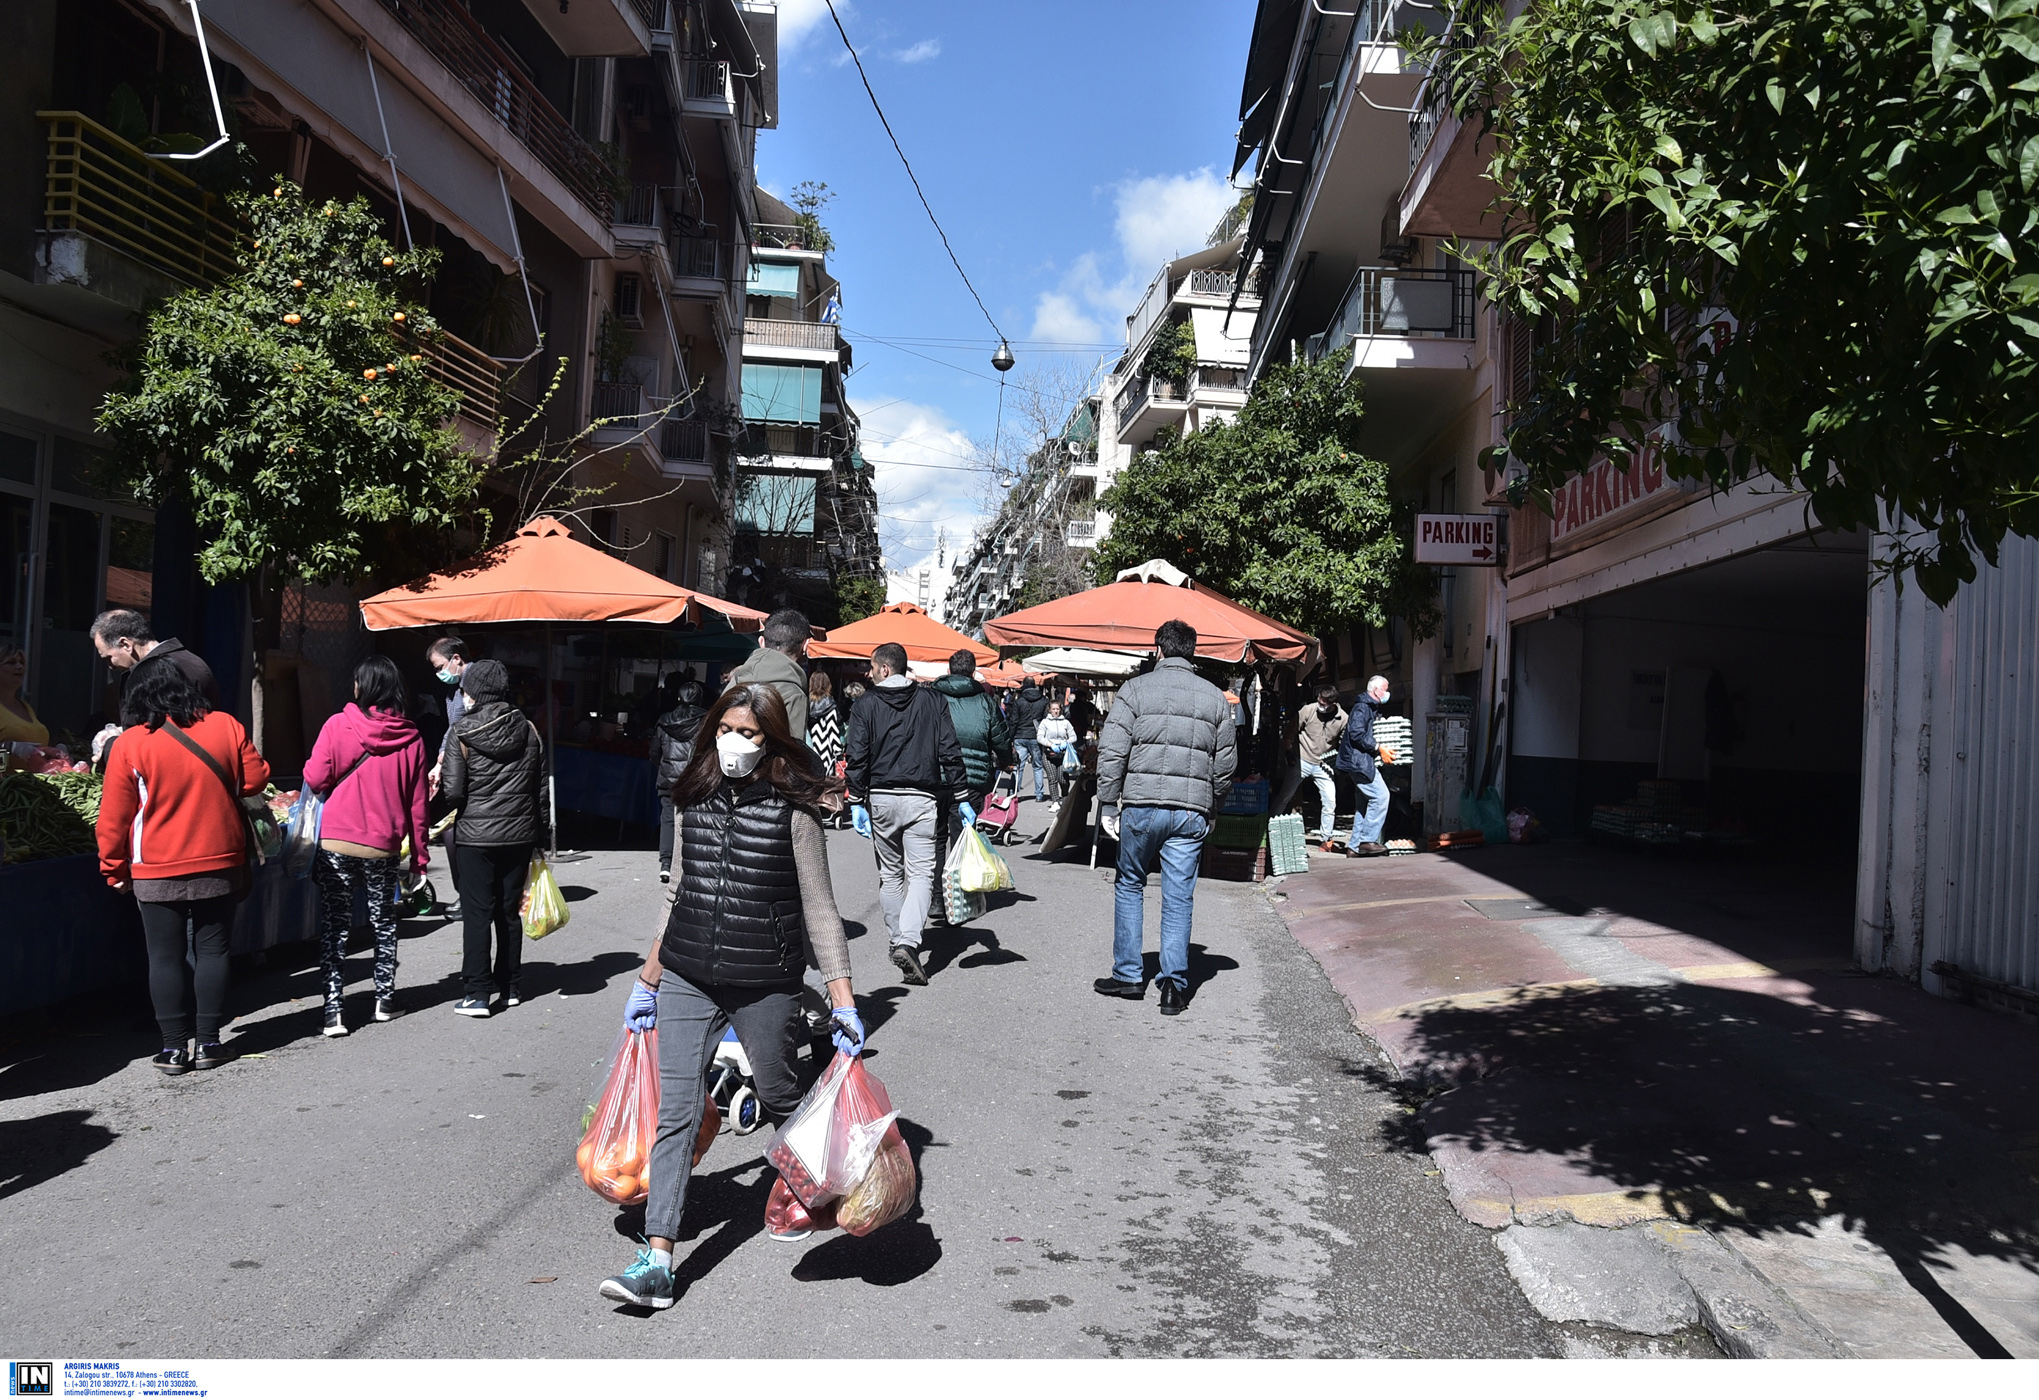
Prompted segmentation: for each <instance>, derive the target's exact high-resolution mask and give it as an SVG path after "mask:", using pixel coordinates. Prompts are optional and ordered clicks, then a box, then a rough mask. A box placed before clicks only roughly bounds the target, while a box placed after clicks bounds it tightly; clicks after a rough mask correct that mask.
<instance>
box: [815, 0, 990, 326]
mask: <svg viewBox="0 0 2039 1400" xmlns="http://www.w3.org/2000/svg"><path fill="white" fill-rule="evenodd" d="M824 3H826V4H827V6H828V17H829V18H830V19H832V20H834V21H835V32H836V33H837V34H840V35H841V36H842V41H843V47H844V48H845V49H848V50H849V54H850V62H852V63H854V64H856V65H857V76H858V77H859V78H861V79H862V80H863V83H864V95H865V96H866V97H868V98H870V99H871V110H872V111H874V112H876V113H877V114H878V124H879V125H880V126H882V127H884V128H885V134H886V136H888V137H890V138H891V140H892V149H893V150H894V151H896V152H898V154H899V163H900V164H901V165H903V166H905V167H906V178H907V179H908V180H911V181H912V182H913V192H914V193H915V194H917V195H919V196H920V207H921V208H923V209H925V210H926V211H927V221H928V222H929V223H931V224H933V225H934V226H935V233H936V235H937V236H938V237H939V238H940V239H941V240H942V248H943V250H944V251H945V252H947V253H948V255H949V261H950V262H951V263H954V264H955V267H956V275H957V276H958V277H960V278H962V279H963V286H964V287H965V288H966V289H968V291H969V293H970V297H971V300H973V301H975V302H976V303H977V309H978V310H979V311H981V312H983V313H984V319H985V321H986V323H987V324H989V325H990V327H991V329H992V330H994V331H997V332H998V338H999V340H1000V341H1001V342H1002V341H1004V339H1005V332H1004V331H1001V330H999V329H998V322H996V321H994V320H992V319H991V308H990V307H988V306H986V305H985V304H984V298H983V297H980V296H978V295H977V288H976V287H974V286H972V285H971V282H970V274H969V273H967V272H965V271H963V263H962V260H961V259H959V258H958V257H957V256H956V250H955V249H954V248H953V247H951V246H950V245H949V235H948V233H947V231H946V230H944V229H943V228H942V221H941V220H940V219H937V218H936V217H935V210H934V206H933V205H931V204H929V203H928V202H927V191H926V190H923V189H922V188H921V187H920V177H919V176H918V175H915V174H914V173H913V162H912V161H910V160H908V159H907V158H906V151H905V148H903V147H902V146H901V145H900V144H899V137H898V136H897V135H896V134H895V133H894V132H893V130H892V123H891V122H890V121H888V120H886V118H885V109H884V108H883V107H881V106H880V105H878V94H877V93H876V92H874V91H873V90H872V88H871V75H870V74H868V73H866V72H865V71H864V60H863V59H861V58H859V57H857V46H856V45H855V44H852V43H851V42H850V35H849V31H848V30H846V29H844V28H843V21H842V16H841V15H839V14H837V13H836V12H835V0H824Z"/></svg>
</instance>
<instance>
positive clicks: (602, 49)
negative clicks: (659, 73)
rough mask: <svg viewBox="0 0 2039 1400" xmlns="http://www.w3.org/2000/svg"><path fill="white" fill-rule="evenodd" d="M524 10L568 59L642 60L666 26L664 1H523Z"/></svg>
mask: <svg viewBox="0 0 2039 1400" xmlns="http://www.w3.org/2000/svg"><path fill="white" fill-rule="evenodd" d="M524 8H525V9H527V10H529V11H530V12H531V17H532V18H533V19H535V20H537V21H538V23H539V25H540V27H542V28H543V29H544V30H545V33H546V36H547V37H548V38H550V39H551V40H552V42H553V43H554V44H556V45H558V47H559V51H560V52H561V53H563V54H565V55H566V56H567V57H569V58H642V57H643V56H644V55H645V54H647V53H650V52H651V32H652V31H653V30H654V29H660V28H663V27H664V25H665V23H666V19H665V0H581V3H580V4H578V5H562V4H559V3H557V0H524Z"/></svg>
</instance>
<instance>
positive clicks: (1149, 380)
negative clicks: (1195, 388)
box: [1113, 374, 1182, 427]
mask: <svg viewBox="0 0 2039 1400" xmlns="http://www.w3.org/2000/svg"><path fill="white" fill-rule="evenodd" d="M1156 401H1158V402H1161V403H1180V402H1181V401H1182V385H1181V384H1180V383H1179V382H1177V381H1176V380H1173V379H1163V378H1162V377H1161V376H1159V375H1145V374H1143V375H1141V376H1139V377H1138V378H1137V379H1135V380H1133V382H1132V383H1130V384H1128V385H1126V387H1125V388H1123V389H1121V390H1119V396H1118V398H1117V399H1115V400H1114V401H1113V403H1114V407H1115V408H1116V410H1117V412H1118V415H1119V426H1120V427H1124V426H1125V425H1126V424H1128V423H1130V422H1132V421H1133V419H1135V418H1137V417H1139V416H1140V410H1141V409H1143V408H1145V407H1146V406H1147V405H1148V404H1149V403H1150V402H1156Z"/></svg>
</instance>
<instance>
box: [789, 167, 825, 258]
mask: <svg viewBox="0 0 2039 1400" xmlns="http://www.w3.org/2000/svg"><path fill="white" fill-rule="evenodd" d="M834 201H835V195H834V194H833V193H832V192H831V191H830V190H829V188H828V186H827V185H826V184H825V183H823V182H822V181H819V180H802V181H801V182H800V183H799V184H797V185H795V186H793V207H794V208H795V209H797V210H799V211H800V212H799V213H798V214H796V215H794V218H795V219H796V220H797V221H798V223H799V226H800V242H801V244H802V246H804V247H808V248H812V249H813V250H814V251H815V252H817V253H833V252H834V251H835V236H834V235H833V234H831V233H830V232H829V231H828V229H827V228H826V227H825V226H824V225H823V224H822V222H821V211H822V210H824V209H826V208H828V206H829V205H830V204H832V203H833V202H834Z"/></svg>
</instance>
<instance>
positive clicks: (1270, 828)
mask: <svg viewBox="0 0 2039 1400" xmlns="http://www.w3.org/2000/svg"><path fill="white" fill-rule="evenodd" d="M1309 849H1310V843H1309V841H1308V839H1307V838H1306V837H1305V836H1304V834H1303V814H1302V813H1301V812H1290V813H1288V814H1286V815H1284V816H1279V817H1276V818H1275V819H1274V820H1273V821H1270V822H1269V823H1268V824H1267V854H1268V871H1269V873H1270V874H1274V875H1303V874H1307V873H1308V871H1309V869H1310V855H1309Z"/></svg>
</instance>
